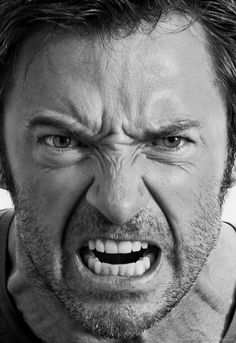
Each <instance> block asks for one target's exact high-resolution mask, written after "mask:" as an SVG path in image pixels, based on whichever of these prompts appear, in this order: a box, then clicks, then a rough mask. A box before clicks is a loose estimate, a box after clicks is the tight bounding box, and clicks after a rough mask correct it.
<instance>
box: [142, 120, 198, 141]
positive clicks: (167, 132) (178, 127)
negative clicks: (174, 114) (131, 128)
mask: <svg viewBox="0 0 236 343" xmlns="http://www.w3.org/2000/svg"><path fill="white" fill-rule="evenodd" d="M201 127H202V123H200V122H199V121H198V120H193V119H175V120H174V121H173V122H171V123H168V124H164V125H161V126H160V127H159V128H157V129H156V130H155V129H154V130H153V129H148V130H146V131H145V132H144V136H143V139H150V138H155V137H168V136H174V135H177V134H180V133H183V132H184V131H187V130H190V129H193V128H198V129H199V128H201Z"/></svg>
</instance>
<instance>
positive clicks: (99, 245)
mask: <svg viewBox="0 0 236 343" xmlns="http://www.w3.org/2000/svg"><path fill="white" fill-rule="evenodd" d="M88 246H89V249H90V250H95V249H96V250H97V251H99V252H105V253H107V254H129V253H131V252H132V251H140V250H141V248H143V249H147V247H148V243H147V242H140V241H135V242H131V241H120V242H118V241H114V240H111V239H107V240H101V239H96V240H89V242H88Z"/></svg>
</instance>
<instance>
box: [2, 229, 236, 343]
mask: <svg viewBox="0 0 236 343" xmlns="http://www.w3.org/2000/svg"><path fill="white" fill-rule="evenodd" d="M14 236H15V235H14V228H12V229H11V233H10V238H9V252H10V256H11V258H12V264H13V269H12V272H11V274H10V276H9V278H8V284H7V287H8V291H9V292H10V293H11V295H12V296H13V298H14V300H15V303H16V306H17V308H18V310H19V311H20V312H21V313H22V314H23V317H24V319H25V321H26V323H27V324H28V325H29V327H30V328H31V329H32V331H33V332H34V333H35V334H36V335H37V336H38V337H39V338H41V339H42V340H43V341H44V342H46V343H47V342H50V343H67V342H68V341H69V342H71V343H82V342H88V343H97V342H99V343H113V342H114V343H115V342H116V341H114V340H110V339H102V338H95V337H94V336H91V335H90V334H89V333H87V332H84V331H83V330H82V329H81V330H79V332H78V328H77V327H76V323H73V322H72V321H71V319H70V318H69V317H68V316H67V314H66V313H65V312H64V310H63V309H62V308H60V306H61V305H60V304H58V303H57V302H56V301H55V299H54V297H53V296H51V295H48V294H46V293H45V292H43V291H42V290H40V289H39V288H38V287H35V285H34V284H33V283H32V282H31V281H29V280H28V278H27V276H26V275H25V273H24V272H23V271H22V270H21V268H20V265H19V262H18V258H17V256H16V245H15V238H14ZM235 247H236V235H235V232H234V230H233V229H232V228H231V227H230V226H228V225H223V228H222V231H221V234H220V237H219V241H218V244H217V246H216V248H215V249H213V251H212V252H211V254H210V256H209V258H208V261H207V263H206V265H205V267H204V269H203V270H202V272H201V273H200V275H199V277H198V280H197V282H196V283H195V284H194V286H193V287H192V288H191V290H190V291H189V293H188V294H187V295H186V296H185V297H184V298H183V299H182V300H181V301H180V303H179V304H178V305H177V306H176V307H175V308H174V309H173V310H172V311H171V312H170V313H169V314H168V315H167V316H166V317H165V318H164V319H163V320H162V321H161V322H159V323H158V324H157V325H156V326H155V327H153V328H152V329H151V330H149V331H146V332H144V334H143V335H142V337H140V342H143V343H145V342H149V343H152V342H153V343H154V342H155V343H156V342H157V341H161V342H162V343H168V342H189V341H197V342H210V341H213V342H220V340H221V338H222V336H223V334H224V332H225V329H226V328H227V326H228V324H229V317H230V314H231V311H232V307H233V305H234V291H235V284H236V273H235V270H236V249H235ZM58 323H59V325H58ZM137 341H138V340H137V339H136V342H137ZM116 343H119V342H116Z"/></svg>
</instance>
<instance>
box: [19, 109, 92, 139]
mask: <svg viewBox="0 0 236 343" xmlns="http://www.w3.org/2000/svg"><path fill="white" fill-rule="evenodd" d="M76 124H78V125H76ZM76 124H75V122H73V123H70V122H68V121H67V120H64V119H63V118H60V119H58V118H55V117H53V116H48V115H43V114H42V115H40V114H39V115H37V116H36V117H34V118H32V119H29V120H28V121H27V123H26V126H28V127H30V128H34V127H37V126H46V127H48V126H52V127H54V128H56V129H58V130H62V131H63V132H64V133H65V134H67V135H73V136H75V137H78V138H85V139H88V138H91V136H93V135H94V134H88V132H86V131H88V129H87V128H85V127H84V126H83V125H82V124H81V123H80V122H77V123H76Z"/></svg>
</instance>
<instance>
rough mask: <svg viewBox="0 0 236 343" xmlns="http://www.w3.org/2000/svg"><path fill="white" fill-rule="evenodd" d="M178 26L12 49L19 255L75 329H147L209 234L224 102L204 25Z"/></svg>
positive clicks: (204, 249) (63, 37)
mask: <svg viewBox="0 0 236 343" xmlns="http://www.w3.org/2000/svg"><path fill="white" fill-rule="evenodd" d="M183 24H184V20H183V19H182V18H181V17H177V16H176V17H172V18H171V19H168V20H167V21H166V22H165V23H161V24H160V25H159V27H158V28H156V29H155V30H154V31H153V32H152V33H151V34H150V35H146V34H144V33H141V32H137V33H135V34H133V35H131V36H129V37H127V38H123V39H113V40H111V41H109V42H107V44H105V45H104V44H102V43H101V41H100V40H99V39H98V38H97V39H96V38H93V39H90V40H88V39H83V38H79V37H78V36H76V35H72V34H62V33H58V34H57V35H55V36H53V37H51V38H49V39H48V40H47V41H46V42H45V40H44V37H45V34H44V33H43V32H42V33H38V34H35V35H34V36H32V37H31V38H30V39H29V40H28V41H27V42H26V43H25V44H24V46H23V48H22V50H21V53H20V55H19V57H18V62H17V70H16V74H15V83H14V87H13V89H12V90H11V92H10V94H9V96H8V101H7V103H6V107H5V142H6V147H7V154H8V160H9V165H10V168H11V173H12V176H13V179H14V183H15V189H16V223H17V224H16V225H17V237H18V249H19V254H20V255H22V256H24V259H23V260H24V265H23V266H22V267H23V268H24V269H25V270H26V271H27V273H28V275H29V277H31V278H33V279H34V280H35V282H38V283H39V284H40V287H42V288H44V289H45V291H46V292H49V293H51V294H52V295H55V299H57V301H58V302H60V304H63V307H62V309H61V307H60V311H63V308H64V310H65V311H66V310H67V311H69V314H70V317H71V320H73V321H76V322H77V323H78V330H80V328H82V327H85V328H86V329H88V330H89V331H90V332H93V333H95V334H98V335H101V336H104V337H105V336H109V337H116V338H117V337H132V336H135V335H137V334H139V333H140V332H141V331H143V330H145V329H148V328H149V327H151V326H152V325H154V324H155V323H157V322H158V321H159V320H161V319H162V318H163V317H164V316H165V315H166V313H168V311H170V310H171V309H172V308H173V307H174V306H175V305H176V304H177V303H178V302H179V301H180V300H181V298H182V297H183V296H184V295H185V294H186V293H187V292H188V290H189V288H190V286H191V285H192V284H193V283H194V281H195V280H196V278H197V275H198V274H199V272H200V271H201V269H202V267H203V265H204V263H205V262H206V260H207V257H208V255H209V253H210V251H211V249H212V248H213V246H214V245H215V243H216V241H217V238H218V235H219V230H220V226H221V221H220V215H221V209H220V201H219V193H220V188H221V184H222V180H223V175H224V170H225V166H226V160H227V130H226V110H225V106H224V102H223V100H222V97H221V95H220V92H219V90H218V88H217V86H216V85H215V82H214V80H215V74H214V70H213V66H212V63H211V59H210V56H209V53H208V51H207V47H206V38H205V37H204V33H203V31H202V30H201V27H200V26H199V25H198V24H197V23H196V24H194V25H193V26H192V27H189V28H187V29H185V30H182V31H178V30H177V32H175V33H173V30H176V29H177V28H179V27H180V26H181V25H183ZM42 41H44V44H41V42H42ZM39 47H40V48H39ZM32 56H33V58H32Z"/></svg>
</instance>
